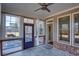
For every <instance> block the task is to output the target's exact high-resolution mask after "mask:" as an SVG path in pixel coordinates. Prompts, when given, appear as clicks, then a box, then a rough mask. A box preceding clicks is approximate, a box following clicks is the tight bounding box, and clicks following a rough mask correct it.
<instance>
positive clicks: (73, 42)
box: [72, 11, 79, 47]
mask: <svg viewBox="0 0 79 59" xmlns="http://www.w3.org/2000/svg"><path fill="white" fill-rule="evenodd" d="M75 14H79V11H78V12H74V13H72V22H73V24H72V26H73V27H72V29H73V32H72V38H73V39H72V45H73V46H75V47H79V44H75V35H74V20H75V19H74V15H75Z"/></svg>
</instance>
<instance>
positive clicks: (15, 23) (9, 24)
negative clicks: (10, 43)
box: [5, 15, 20, 38]
mask: <svg viewBox="0 0 79 59" xmlns="http://www.w3.org/2000/svg"><path fill="white" fill-rule="evenodd" d="M19 21H20V17H17V16H12V15H6V16H5V37H8V38H9V37H19V25H20V24H19V23H20V22H19Z"/></svg>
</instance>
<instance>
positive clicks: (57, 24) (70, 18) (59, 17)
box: [57, 14, 71, 45]
mask: <svg viewBox="0 0 79 59" xmlns="http://www.w3.org/2000/svg"><path fill="white" fill-rule="evenodd" d="M65 16H70V22H71V14H67V15H63V16H59V17H57V42H59V43H62V44H66V45H71V43H70V42H71V38H70V42H69V44H68V42H64V41H60V40H59V18H61V17H65ZM70 26H71V24H70ZM70 30H71V28H70ZM70 33H71V32H70ZM70 36H71V34H70Z"/></svg>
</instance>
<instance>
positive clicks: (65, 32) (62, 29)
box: [59, 16, 70, 42]
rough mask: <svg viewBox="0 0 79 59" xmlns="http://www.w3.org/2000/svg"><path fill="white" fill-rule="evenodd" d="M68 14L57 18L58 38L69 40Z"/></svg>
mask: <svg viewBox="0 0 79 59" xmlns="http://www.w3.org/2000/svg"><path fill="white" fill-rule="evenodd" d="M69 37H70V16H65V17H61V18H59V40H63V41H68V42H69V41H70V39H69Z"/></svg>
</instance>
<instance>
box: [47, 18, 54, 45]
mask: <svg viewBox="0 0 79 59" xmlns="http://www.w3.org/2000/svg"><path fill="white" fill-rule="evenodd" d="M53 20H54V18H51V19H49V20H46V40H47V41H46V42H47V43H48V42H49V41H48V39H49V37H48V35H49V33H48V25H49V24H51V26H52V34H53V36H52V41H53V39H54V33H53V30H54V27H53V25H54V23H53ZM48 21H52V22H48Z"/></svg>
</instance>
